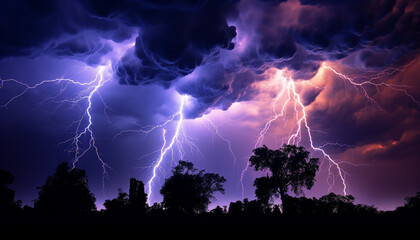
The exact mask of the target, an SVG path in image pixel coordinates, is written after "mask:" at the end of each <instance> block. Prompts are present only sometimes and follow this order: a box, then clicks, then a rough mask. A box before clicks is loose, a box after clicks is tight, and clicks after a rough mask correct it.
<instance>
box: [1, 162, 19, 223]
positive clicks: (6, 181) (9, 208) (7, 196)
mask: <svg viewBox="0 0 420 240" xmlns="http://www.w3.org/2000/svg"><path fill="white" fill-rule="evenodd" d="M13 181H14V177H13V175H12V174H11V173H10V172H8V171H5V170H1V169H0V216H10V215H13V214H16V213H17V212H18V211H19V210H20V205H21V202H20V201H15V191H13V190H12V189H10V188H8V187H7V185H10V184H12V183H13Z"/></svg>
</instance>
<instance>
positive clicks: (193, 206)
mask: <svg viewBox="0 0 420 240" xmlns="http://www.w3.org/2000/svg"><path fill="white" fill-rule="evenodd" d="M172 173H173V175H172V176H171V177H170V178H167V179H166V180H165V183H164V184H163V187H162V189H161V190H160V193H161V194H162V195H163V202H162V204H163V206H164V207H165V208H167V209H168V211H171V212H177V213H202V212H204V211H206V209H207V207H208V205H209V204H210V202H211V199H213V198H214V196H213V194H214V193H215V192H221V193H224V191H225V190H224V188H223V183H224V182H225V181H226V179H225V178H224V177H222V176H220V175H219V174H215V173H204V170H201V171H199V172H197V169H195V168H194V165H193V163H191V162H187V161H179V163H178V165H177V166H175V167H174V168H173V170H172Z"/></svg>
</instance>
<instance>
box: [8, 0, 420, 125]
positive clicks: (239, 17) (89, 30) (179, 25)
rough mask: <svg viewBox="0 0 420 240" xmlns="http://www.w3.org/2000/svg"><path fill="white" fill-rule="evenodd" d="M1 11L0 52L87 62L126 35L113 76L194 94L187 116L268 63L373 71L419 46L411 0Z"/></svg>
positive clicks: (235, 97) (28, 5)
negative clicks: (331, 63) (336, 65)
mask: <svg viewBox="0 0 420 240" xmlns="http://www.w3.org/2000/svg"><path fill="white" fill-rule="evenodd" d="M0 9H1V10H0V29H1V31H2V32H3V33H7V34H2V36H0V58H2V59H4V58H10V57H16V56H30V57H37V56H40V55H44V54H48V55H53V56H58V57H63V58H73V59H77V60H80V61H83V62H86V63H87V64H89V65H96V64H103V62H104V59H103V58H104V56H106V55H107V54H108V53H110V52H111V51H112V50H113V48H115V47H116V46H117V45H115V44H114V43H119V42H122V41H125V40H128V39H133V40H134V39H135V42H134V46H133V47H132V48H130V49H129V50H127V51H126V52H125V53H124V54H123V55H122V57H120V58H119V59H112V64H113V69H114V76H115V78H116V80H117V81H118V82H120V83H121V84H129V85H148V84H158V85H160V86H163V87H164V88H170V87H175V88H176V89H177V90H178V91H179V93H180V94H188V95H190V96H192V97H193V98H194V102H195V103H196V106H194V107H193V108H191V109H190V112H189V113H188V116H189V117H190V118H195V117H198V116H200V115H201V114H203V113H204V112H206V111H208V110H209V109H213V108H220V109H228V108H229V106H230V105H231V104H232V103H233V102H235V101H241V100H247V99H252V96H253V92H252V91H249V90H251V89H252V87H251V85H252V84H253V83H254V82H256V81H259V80H261V79H262V78H261V76H260V75H261V74H262V73H263V72H264V71H265V70H267V69H269V68H271V67H275V68H278V69H283V68H287V69H289V70H291V71H292V73H293V77H294V78H295V79H310V78H312V77H313V76H314V75H315V74H316V73H317V71H318V69H319V68H320V66H321V63H322V62H323V61H338V60H342V63H343V64H346V65H348V66H350V67H355V68H365V69H368V70H376V71H380V70H381V69H384V68H386V67H396V66H399V65H402V64H405V63H407V62H409V61H410V60H411V59H412V58H414V56H416V53H417V52H418V49H419V47H420V24H418V23H419V22H420V19H419V16H420V14H419V13H420V3H419V2H418V1H410V0H373V1H365V0H357V1H330V0H319V1H315V0H301V1H297V0H291V1H257V0H246V1H236V0H217V1H207V0H190V1H188V0H183V1H151V0H138V1H134V0H122V1H118V0H106V1H100V0H78V1H71V2H69V1H65V2H63V1H58V0H48V1H30V0H19V1H3V2H2V3H1V5H0ZM194 72H195V74H193V73H194ZM185 77H186V79H183V78H185Z"/></svg>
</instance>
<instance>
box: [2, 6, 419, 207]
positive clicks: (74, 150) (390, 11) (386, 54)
mask: <svg viewBox="0 0 420 240" xmlns="http://www.w3.org/2000/svg"><path fill="white" fill-rule="evenodd" d="M0 32H1V34H0V168H1V169H4V170H8V171H10V172H11V173H12V174H13V175H14V176H15V182H14V183H13V184H12V185H11V186H10V188H12V189H14V190H15V191H16V197H15V198H16V199H21V200H22V201H23V203H24V204H28V205H33V202H32V200H34V199H36V198H37V196H38V195H37V189H36V187H38V186H41V185H42V184H44V182H45V180H46V178H47V176H49V175H51V174H53V173H54V171H55V168H56V167H57V165H58V164H59V163H61V162H68V163H69V166H72V164H74V165H75V166H76V167H77V168H83V169H86V171H87V175H88V179H89V187H90V189H91V190H92V191H93V193H94V194H95V197H96V198H97V201H96V204H97V206H98V208H102V204H103V202H104V200H105V199H111V198H114V197H116V196H117V193H118V189H119V188H121V189H122V190H123V191H125V192H128V185H129V179H130V178H131V177H135V178H137V179H139V180H142V181H143V182H144V183H145V184H147V185H146V190H147V191H148V193H150V192H149V186H150V189H151V190H152V193H151V194H149V203H153V202H160V201H161V200H162V197H161V196H160V194H159V189H160V188H161V186H162V183H163V181H164V179H165V178H166V177H169V176H170V174H171V172H170V170H171V167H173V166H174V165H175V164H176V162H177V161H178V160H180V159H183V160H187V161H191V162H193V163H194V165H195V167H196V168H198V169H204V170H206V172H213V173H219V174H220V175H222V176H224V177H225V178H226V179H227V181H226V183H225V189H226V193H225V194H224V195H222V194H216V200H215V201H214V203H213V204H212V205H211V206H210V207H213V206H215V205H216V204H220V205H227V204H228V203H229V202H231V201H236V200H241V199H243V198H245V197H247V198H249V199H254V198H255V197H254V190H255V188H254V187H253V181H254V179H255V178H256V177H258V176H260V175H261V174H264V173H257V172H255V171H253V169H252V168H249V169H246V166H247V162H248V160H249V157H250V156H251V155H252V150H253V149H254V148H255V147H259V146H262V144H265V145H267V146H268V147H269V148H279V147H281V146H282V145H283V144H285V143H289V144H297V145H302V146H304V147H305V148H306V149H307V150H308V151H310V152H311V156H312V157H318V158H320V160H321V166H320V170H319V172H318V173H317V177H316V182H315V185H314V187H313V188H312V189H311V190H309V191H308V190H305V191H304V195H305V196H307V197H320V196H322V195H325V194H328V193H329V192H331V191H333V192H335V193H337V194H351V195H353V196H354V197H355V198H356V202H357V203H363V204H368V205H374V206H376V207H378V208H379V209H381V210H389V209H394V208H395V207H397V206H401V205H403V203H404V197H406V196H412V195H414V194H415V193H416V192H417V191H420V157H419V156H420V153H419V146H420V124H419V123H420V81H419V77H420V51H419V50H420V1H416V0H370V1H368V0H352V1H336V0H319V1H316V0H290V1H287V0H286V1H284V0H283V1H282V0H272V1H270V0H242V1H236V0H231V1H229V0H208V1H206V0H179V1H175V0H174V1H171V0H66V1H62V0H43V1H41V0H40V1H38V0H14V1H1V2H0ZM154 174H155V175H156V176H155V177H153V175H154ZM241 178H243V179H242V182H241ZM290 194H291V195H293V194H292V193H290Z"/></svg>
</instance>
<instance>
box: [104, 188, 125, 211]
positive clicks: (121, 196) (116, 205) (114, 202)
mask: <svg viewBox="0 0 420 240" xmlns="http://www.w3.org/2000/svg"><path fill="white" fill-rule="evenodd" d="M127 205H128V194H127V193H125V192H123V191H122V190H121V189H118V197H117V198H114V199H111V200H105V202H104V207H105V209H106V211H107V212H108V213H110V214H112V215H119V214H127V212H128V211H127V210H128V209H127Z"/></svg>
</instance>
